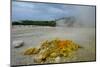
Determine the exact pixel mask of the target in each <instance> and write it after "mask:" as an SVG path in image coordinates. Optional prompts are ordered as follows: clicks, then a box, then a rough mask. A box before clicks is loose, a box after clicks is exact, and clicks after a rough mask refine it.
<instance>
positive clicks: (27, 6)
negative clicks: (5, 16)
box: [12, 1, 95, 20]
mask: <svg viewBox="0 0 100 67" xmlns="http://www.w3.org/2000/svg"><path fill="white" fill-rule="evenodd" d="M94 11H95V8H94V7H91V6H79V5H65V4H54V3H49V4H48V3H32V2H18V1H17V2H16V1H13V2H12V20H54V19H57V18H61V17H69V16H76V17H80V15H82V18H87V17H86V16H88V17H90V18H91V19H93V18H94V17H91V16H94V15H95V12H94ZM87 14H88V15H87Z"/></svg>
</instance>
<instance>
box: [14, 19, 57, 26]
mask: <svg viewBox="0 0 100 67" xmlns="http://www.w3.org/2000/svg"><path fill="white" fill-rule="evenodd" d="M12 25H39V26H56V22H55V21H32V20H23V21H20V22H18V21H13V22H12Z"/></svg>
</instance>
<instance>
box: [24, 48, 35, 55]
mask: <svg viewBox="0 0 100 67" xmlns="http://www.w3.org/2000/svg"><path fill="white" fill-rule="evenodd" d="M36 50H37V49H36V48H28V49H27V50H25V52H24V55H32V54H35V52H36Z"/></svg>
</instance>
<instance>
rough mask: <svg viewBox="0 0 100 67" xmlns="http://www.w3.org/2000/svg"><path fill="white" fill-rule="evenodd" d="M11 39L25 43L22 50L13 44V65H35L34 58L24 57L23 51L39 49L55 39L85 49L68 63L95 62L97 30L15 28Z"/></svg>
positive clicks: (36, 27)
mask: <svg viewBox="0 0 100 67" xmlns="http://www.w3.org/2000/svg"><path fill="white" fill-rule="evenodd" d="M11 38H12V41H16V40H23V41H24V43H25V45H24V46H22V47H20V48H14V47H13V46H14V45H13V44H11V64H12V65H28V64H34V62H33V57H30V56H24V55H23V51H24V50H25V49H27V48H29V47H39V45H40V43H41V42H42V41H44V40H50V39H54V38H59V39H70V40H73V41H74V42H76V43H77V44H79V45H81V46H82V47H83V48H82V49H79V50H78V51H77V53H76V55H75V58H74V59H69V60H68V61H67V62H74V61H94V60H95V28H69V27H43V26H14V27H12V37H11Z"/></svg>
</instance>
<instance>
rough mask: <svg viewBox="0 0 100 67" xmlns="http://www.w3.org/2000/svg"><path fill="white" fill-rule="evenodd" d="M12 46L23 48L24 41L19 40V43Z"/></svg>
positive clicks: (14, 42) (15, 42) (16, 42)
mask: <svg viewBox="0 0 100 67" xmlns="http://www.w3.org/2000/svg"><path fill="white" fill-rule="evenodd" d="M12 44H13V46H14V48H20V47H22V46H23V45H24V41H22V40H17V41H13V43H12Z"/></svg>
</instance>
